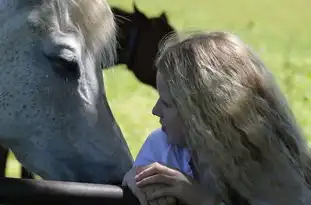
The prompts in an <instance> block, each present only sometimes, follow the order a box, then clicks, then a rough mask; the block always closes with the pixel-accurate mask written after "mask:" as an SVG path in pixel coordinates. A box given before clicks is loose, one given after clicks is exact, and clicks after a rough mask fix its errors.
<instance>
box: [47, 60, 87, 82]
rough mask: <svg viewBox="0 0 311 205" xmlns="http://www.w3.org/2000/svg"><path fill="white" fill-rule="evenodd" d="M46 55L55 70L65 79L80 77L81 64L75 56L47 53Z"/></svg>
mask: <svg viewBox="0 0 311 205" xmlns="http://www.w3.org/2000/svg"><path fill="white" fill-rule="evenodd" d="M46 57H47V59H48V60H49V61H50V62H51V64H52V67H53V70H54V72H55V73H56V74H58V75H60V76H61V77H63V78H65V79H78V78H79V77H80V74H81V73H80V69H79V64H78V62H77V61H76V59H75V58H69V57H68V56H62V55H59V56H47V55H46Z"/></svg>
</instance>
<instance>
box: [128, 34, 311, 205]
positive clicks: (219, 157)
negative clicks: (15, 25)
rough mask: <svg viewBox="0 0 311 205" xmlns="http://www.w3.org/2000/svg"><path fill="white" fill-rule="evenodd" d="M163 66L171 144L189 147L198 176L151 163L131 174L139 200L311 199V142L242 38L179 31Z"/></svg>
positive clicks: (160, 84)
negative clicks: (181, 33)
mask: <svg viewBox="0 0 311 205" xmlns="http://www.w3.org/2000/svg"><path fill="white" fill-rule="evenodd" d="M156 67H157V68H158V75H157V88H158V91H159V95H160V97H159V100H158V101H157V103H156V105H155V107H154V110H153V113H154V114H155V115H157V116H158V117H159V118H160V122H161V124H162V131H163V132H164V133H165V134H166V136H167V139H168V140H167V143H168V144H172V145H173V146H176V147H177V149H187V151H188V152H189V155H190V156H191V160H190V161H191V162H193V164H194V166H191V163H190V165H189V166H190V167H191V168H192V172H193V176H188V175H187V174H185V173H184V172H183V171H180V169H176V168H174V167H173V168H172V167H170V166H168V165H166V164H165V163H161V162H159V163H157V162H156V163H151V162H150V163H151V164H149V165H147V166H143V167H141V166H140V169H139V171H138V172H137V173H135V175H136V176H135V178H134V176H133V175H127V176H126V177H125V178H126V181H127V182H129V183H128V184H129V186H130V187H132V190H135V191H136V192H135V193H138V192H139V191H140V192H141V193H143V194H142V195H140V196H139V197H145V198H146V200H147V201H149V202H154V201H155V200H160V199H162V201H163V199H164V198H167V197H168V198H175V199H177V200H178V201H179V202H180V203H183V204H188V205H192V204H193V205H200V204H204V205H205V204H206V205H214V204H220V203H225V204H227V205H241V204H243V205H244V204H249V205H307V204H308V205H310V204H311V193H310V182H311V181H310V180H311V178H310V176H311V172H310V162H311V160H310V154H309V152H308V148H307V144H306V142H305V139H304V137H303V136H302V133H301V132H300V130H299V127H298V125H297V124H296V122H295V118H294V116H293V114H292V113H291V110H290V108H289V106H288V105H287V102H286V99H285V97H284V96H283V94H282V93H281V92H280V90H279V88H278V86H277V84H276V83H275V80H274V78H273V76H272V74H271V73H270V72H269V71H268V70H267V68H266V67H265V65H264V64H263V62H262V61H261V60H260V59H259V58H258V57H257V56H256V55H255V54H254V53H253V52H252V51H251V49H250V48H249V47H248V46H247V45H246V44H244V43H243V42H242V41H241V40H240V39H239V38H238V37H237V36H235V35H233V34H230V33H225V32H211V33H204V32H198V33H192V34H188V35H184V36H172V37H170V38H169V39H168V40H167V41H166V42H165V44H164V46H163V47H162V49H161V51H160V53H159V56H158V58H157V60H156ZM156 146H157V142H155V143H154V145H153V146H151V147H153V150H154V151H155V152H156V151H157V149H156ZM142 150H143V149H142ZM160 151H161V150H159V152H160ZM142 153H147V154H146V156H143V154H142V155H140V156H138V157H139V158H148V152H142ZM153 155H154V153H153ZM159 155H161V153H159ZM171 155H172V157H174V156H176V154H174V153H172V154H171ZM172 157H171V158H172ZM181 160H184V159H181ZM138 161H139V159H138ZM155 161H156V160H155ZM137 167H139V166H135V167H134V168H133V169H134V170H136V168H137ZM130 172H131V171H130ZM130 172H129V173H130ZM132 173H133V172H132ZM196 173H197V174H196ZM157 186H158V187H157ZM146 187H153V188H154V187H157V188H155V189H154V191H150V190H149V192H143V190H144V189H145V188H146ZM137 190H138V191H137ZM163 203H165V202H163Z"/></svg>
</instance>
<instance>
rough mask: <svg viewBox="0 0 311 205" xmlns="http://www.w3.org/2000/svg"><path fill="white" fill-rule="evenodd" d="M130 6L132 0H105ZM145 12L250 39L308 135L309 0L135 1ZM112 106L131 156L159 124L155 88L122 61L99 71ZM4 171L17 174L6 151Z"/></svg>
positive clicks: (178, 25)
mask: <svg viewBox="0 0 311 205" xmlns="http://www.w3.org/2000/svg"><path fill="white" fill-rule="evenodd" d="M108 2H109V3H110V4H111V6H117V7H120V8H123V9H126V10H128V11H132V10H133V8H132V1H131V0H108ZM136 4H137V7H138V8H139V9H140V10H141V11H142V12H144V13H145V14H146V15H147V16H150V17H151V16H156V15H159V14H160V13H161V12H162V11H166V12H167V15H168V17H169V21H170V23H171V24H172V25H173V27H174V28H175V29H176V30H178V31H180V30H185V29H202V30H224V31H230V32H234V33H235V34H237V35H238V36H240V38H241V39H242V40H243V41H245V42H247V43H248V44H250V45H251V46H252V47H253V48H254V50H255V51H256V52H257V53H258V54H259V55H260V57H261V58H262V59H263V60H264V62H265V64H266V65H267V67H268V68H269V69H271V71H272V72H273V73H274V74H275V77H276V79H277V81H278V83H279V85H280V86H281V89H282V90H283V91H284V92H285V94H286V97H287V99H288V101H289V103H290V106H291V108H292V109H293V112H294V113H295V115H296V117H297V120H298V122H299V124H300V125H301V127H302V130H303V132H304V133H305V135H306V137H308V138H309V139H311V117H310V116H311V26H310V25H311V12H309V11H310V8H311V1H310V0H295V1H294V0H261V1H258V0H235V1H230V0H156V1H151V0H136ZM104 78H105V86H106V89H107V95H108V100H109V103H110V105H111V108H112V111H113V113H114V115H115V117H116V119H117V121H118V123H119V125H120V127H121V129H122V131H123V133H124V135H125V137H126V140H127V142H128V144H129V146H130V149H131V151H132V153H133V156H134V157H135V156H136V154H137V152H138V150H139V148H140V146H141V145H142V143H143V141H144V139H145V138H146V137H147V135H148V134H149V133H150V132H151V131H152V130H153V129H155V128H157V127H159V122H158V119H157V118H156V117H154V116H152V114H151V109H152V107H153V105H154V103H155V101H156V98H157V97H158V95H157V93H156V92H155V90H153V89H152V88H151V87H148V86H145V85H143V84H141V83H140V82H138V81H137V80H136V78H135V77H134V76H133V74H132V73H131V72H129V71H128V70H127V69H126V68H125V67H124V66H117V67H116V68H115V69H110V70H107V71H104ZM6 173H7V176H10V177H17V176H19V164H18V163H17V162H16V160H15V159H14V157H13V156H12V155H11V158H10V161H9V163H8V169H7V172H6Z"/></svg>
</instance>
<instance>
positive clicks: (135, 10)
mask: <svg viewBox="0 0 311 205" xmlns="http://www.w3.org/2000/svg"><path fill="white" fill-rule="evenodd" d="M133 8H134V12H135V13H141V12H140V11H139V9H138V8H137V5H136V2H135V1H133Z"/></svg>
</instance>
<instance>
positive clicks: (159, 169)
mask: <svg viewBox="0 0 311 205" xmlns="http://www.w3.org/2000/svg"><path fill="white" fill-rule="evenodd" d="M154 174H166V175H171V176H174V175H176V170H174V169H171V168H168V167H166V166H164V165H162V164H159V163H157V162H156V163H153V164H152V165H150V166H149V167H148V168H146V169H144V170H143V171H141V172H140V173H139V174H137V175H136V177H135V180H136V181H140V180H142V179H143V178H146V177H149V176H152V175H154Z"/></svg>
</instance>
